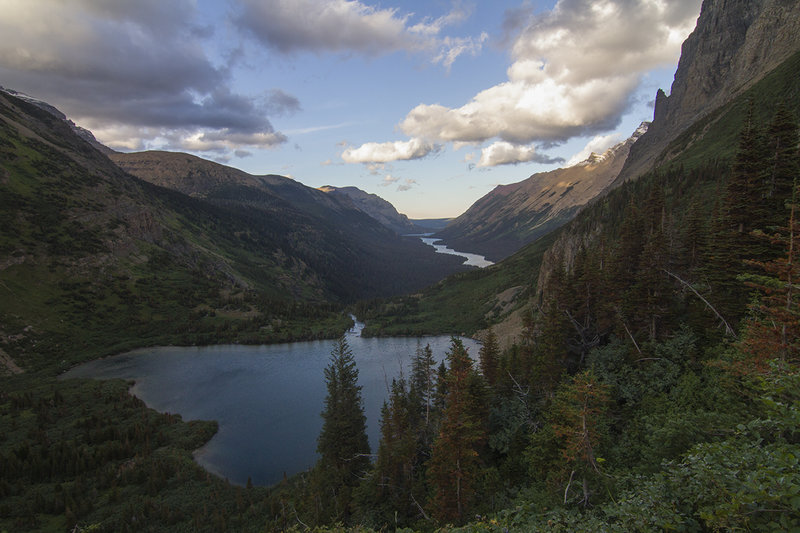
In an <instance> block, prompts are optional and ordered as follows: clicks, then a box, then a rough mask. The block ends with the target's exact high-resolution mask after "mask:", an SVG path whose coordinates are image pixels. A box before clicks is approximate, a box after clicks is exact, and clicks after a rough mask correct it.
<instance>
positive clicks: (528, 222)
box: [436, 123, 647, 261]
mask: <svg viewBox="0 0 800 533" xmlns="http://www.w3.org/2000/svg"><path fill="white" fill-rule="evenodd" d="M646 131H647V123H643V124H642V125H641V126H639V128H637V130H636V131H635V132H634V134H633V135H632V136H631V137H630V138H628V139H626V140H625V141H623V142H621V143H619V144H617V145H616V146H613V147H612V148H609V149H608V150H607V151H606V152H604V153H602V154H595V153H593V154H591V155H590V156H589V157H588V158H587V159H586V160H585V161H583V162H581V163H578V164H577V165H573V166H571V167H567V168H559V169H556V170H551V171H549V172H540V173H537V174H534V175H532V176H531V177H529V178H528V179H526V180H524V181H521V182H519V183H513V184H511V185H499V186H498V187H496V188H495V189H494V190H493V191H492V192H490V193H489V194H487V195H486V196H484V197H483V198H481V199H480V200H478V201H477V202H475V204H473V205H472V207H470V208H469V209H468V210H467V211H466V212H465V213H464V214H463V215H461V216H460V217H458V218H456V219H455V220H454V221H453V222H451V223H450V224H449V225H448V226H447V227H446V228H445V229H444V230H442V231H440V232H439V233H437V234H436V235H437V237H440V238H442V239H443V240H444V241H445V242H446V243H447V244H448V245H449V246H450V247H453V248H456V249H458V250H468V251H470V252H476V253H480V254H483V255H485V256H486V257H488V258H489V259H491V260H493V261H499V260H501V259H503V258H505V257H507V256H509V255H511V254H512V253H514V252H516V251H517V250H519V249H520V248H522V247H523V246H525V245H526V244H528V243H529V242H532V241H534V240H536V239H538V238H539V237H541V236H543V235H545V234H547V233H549V232H551V231H553V230H555V229H557V228H558V227H560V226H562V225H563V224H565V223H567V222H569V221H570V220H572V218H573V217H574V216H575V215H576V214H577V213H578V212H579V211H580V209H581V208H582V207H583V206H585V205H586V204H587V203H588V202H590V201H591V200H592V199H593V198H595V197H596V196H597V195H599V194H601V193H602V192H603V191H604V190H605V189H606V188H607V187H608V186H609V184H611V183H612V182H613V181H614V179H615V178H616V177H617V175H618V174H619V172H620V170H621V169H622V166H623V164H624V163H625V159H626V158H627V157H628V153H629V151H630V149H631V146H633V145H634V143H635V142H636V141H637V139H639V138H640V137H641V136H642V135H643V134H644V133H645V132H646Z"/></svg>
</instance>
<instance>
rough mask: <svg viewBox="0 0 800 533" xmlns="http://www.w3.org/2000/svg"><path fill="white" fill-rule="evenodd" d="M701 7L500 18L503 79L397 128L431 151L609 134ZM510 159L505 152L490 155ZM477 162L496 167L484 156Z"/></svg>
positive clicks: (572, 9)
mask: <svg viewBox="0 0 800 533" xmlns="http://www.w3.org/2000/svg"><path fill="white" fill-rule="evenodd" d="M699 4H700V0H687V1H682V2H664V1H662V0H602V1H589V0H559V2H558V3H557V4H556V5H555V7H554V8H553V9H552V10H551V11H546V12H543V13H533V11H532V9H517V10H514V11H513V12H509V13H508V15H507V17H508V18H507V24H506V28H507V29H508V30H509V34H508V35H507V37H506V40H507V42H509V43H510V54H511V58H512V63H511V65H510V66H509V67H508V69H507V76H508V80H507V81H505V82H503V83H500V84H498V85H495V86H493V87H489V88H487V89H485V90H483V91H481V92H479V93H478V94H476V95H475V96H474V97H473V98H472V99H471V100H470V101H469V102H467V103H466V104H464V105H463V106H461V107H458V108H449V107H445V106H442V105H438V104H420V105H418V106H417V107H415V108H414V109H412V110H411V111H410V112H409V113H408V115H407V116H406V117H405V119H403V120H402V122H401V123H400V129H401V130H402V131H403V132H404V133H405V134H406V135H408V136H410V137H418V138H424V139H427V140H429V141H431V142H456V143H462V142H466V143H483V142H486V141H489V140H491V139H500V140H501V141H504V142H505V143H510V144H512V145H517V146H518V148H517V150H516V151H517V152H518V154H519V156H520V158H519V160H518V161H527V160H530V159H529V158H530V157H531V151H530V150H529V149H525V148H522V147H523V146H524V145H530V144H531V143H535V142H539V143H543V142H562V141H565V140H567V139H569V138H571V137H574V136H582V135H595V134H598V133H601V132H606V131H608V130H610V129H613V128H614V127H616V126H617V125H618V124H619V121H620V118H621V116H622V115H623V114H624V113H625V111H626V110H627V108H628V106H629V104H630V101H631V99H632V97H633V95H634V91H635V90H636V89H637V87H638V86H639V84H640V83H641V79H642V76H643V75H644V73H645V72H646V71H648V70H650V69H653V68H656V67H659V66H662V65H667V64H670V63H671V62H674V61H675V60H676V58H677V57H678V55H679V53H680V45H681V43H682V41H683V40H684V38H685V37H686V36H687V35H688V34H689V32H690V31H691V29H692V28H693V26H694V23H695V20H696V17H697V13H698V12H699ZM501 148H502V151H503V152H504V153H506V154H510V152H511V150H509V149H508V147H507V146H505V145H498V146H497V147H494V148H492V147H490V148H489V149H487V150H489V152H490V153H497V154H499V152H500V150H501ZM481 159H482V161H483V162H484V163H485V164H486V165H489V164H490V163H491V162H492V161H493V160H494V159H496V160H497V161H502V162H503V163H507V162H511V161H509V160H507V158H494V159H493V158H491V157H490V155H487V154H486V153H484V156H482V158H481Z"/></svg>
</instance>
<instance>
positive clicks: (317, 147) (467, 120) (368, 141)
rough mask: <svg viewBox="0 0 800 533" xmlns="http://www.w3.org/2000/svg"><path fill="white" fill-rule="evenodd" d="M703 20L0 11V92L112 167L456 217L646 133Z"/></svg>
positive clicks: (3, 3) (31, 2)
mask: <svg viewBox="0 0 800 533" xmlns="http://www.w3.org/2000/svg"><path fill="white" fill-rule="evenodd" d="M700 4H701V0H592V1H590V0H542V1H539V0H525V1H523V0H491V1H489V0H473V1H470V0H419V1H417V0H405V1H402V2H401V1H399V0H387V1H375V0H329V1H323V0H169V1H164V0H135V1H131V0H0V36H2V37H1V38H0V85H2V86H3V87H6V88H9V89H14V90H17V91H20V92H23V93H26V94H28V95H30V96H33V97H36V98H40V99H42V100H44V101H46V102H48V103H50V104H52V105H55V106H56V107H58V108H59V109H60V110H61V111H63V112H64V113H65V114H66V115H67V116H68V117H69V118H70V119H72V120H73V121H74V122H75V123H77V124H78V125H80V126H83V127H85V128H88V129H90V130H91V131H92V132H93V133H94V134H95V136H96V137H97V139H98V140H99V141H100V142H102V143H104V144H106V145H108V146H110V147H112V148H114V149H116V150H120V151H140V150H150V149H163V150H172V151H182V152H189V153H193V154H196V155H199V156H201V157H204V158H206V159H210V160H214V161H218V162H220V163H224V164H227V165H230V166H233V167H236V168H240V169H242V170H245V171H247V172H249V173H251V174H257V175H258V174H281V175H284V176H288V177H290V178H292V179H295V180H297V181H299V182H301V183H303V184H305V185H308V186H311V187H320V186H323V185H334V186H339V187H344V186H356V187H358V188H360V189H362V190H365V191H367V192H370V193H374V194H377V195H379V196H381V197H382V198H384V199H386V200H388V201H390V202H391V203H392V204H394V205H395V207H396V208H397V209H398V211H400V212H401V213H405V214H407V215H408V216H409V217H411V218H417V219H418V218H445V217H455V216H458V215H459V214H461V213H463V212H464V211H466V209H467V208H468V207H469V206H470V205H472V204H473V203H474V202H475V201H477V200H478V199H479V198H481V197H482V196H484V195H485V194H487V193H488V192H490V191H491V190H492V189H493V188H494V187H495V186H497V185H498V184H507V183H514V182H518V181H522V180H524V179H526V178H528V177H529V176H530V175H532V174H534V173H537V172H544V171H547V170H551V169H553V168H557V167H563V166H567V165H570V164H574V163H577V162H579V161H581V160H583V159H585V158H586V157H588V155H589V154H590V153H591V152H592V151H594V152H602V151H604V150H605V149H607V148H609V147H610V146H612V145H613V144H615V143H617V142H620V141H622V140H624V139H625V138H627V137H629V136H630V135H631V134H632V133H633V132H634V130H635V129H636V128H637V126H638V125H639V124H640V123H641V122H642V121H644V120H651V119H652V116H653V101H654V99H655V94H656V91H657V89H658V88H662V89H664V90H665V91H666V92H667V94H669V89H670V86H671V84H672V80H673V76H674V72H675V68H676V66H677V63H678V59H679V57H680V46H681V43H682V42H683V41H684V40H685V38H686V37H687V36H688V35H689V33H690V32H691V31H692V30H693V29H694V26H695V23H696V21H697V17H698V15H699V12H700Z"/></svg>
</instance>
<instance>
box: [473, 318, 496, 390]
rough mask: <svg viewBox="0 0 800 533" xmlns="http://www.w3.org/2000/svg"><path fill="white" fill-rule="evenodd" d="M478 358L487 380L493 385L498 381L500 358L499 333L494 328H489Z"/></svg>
mask: <svg viewBox="0 0 800 533" xmlns="http://www.w3.org/2000/svg"><path fill="white" fill-rule="evenodd" d="M478 359H479V361H480V364H481V372H483V377H484V378H485V379H486V382H487V383H488V384H489V385H490V386H493V385H494V384H495V383H496V382H497V364H498V360H499V359H500V346H499V345H498V344H497V335H495V333H494V329H492V328H489V331H487V332H486V336H485V337H484V338H483V345H482V346H481V349H480V351H479V352H478Z"/></svg>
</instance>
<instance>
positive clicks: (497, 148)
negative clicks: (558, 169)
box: [478, 141, 562, 168]
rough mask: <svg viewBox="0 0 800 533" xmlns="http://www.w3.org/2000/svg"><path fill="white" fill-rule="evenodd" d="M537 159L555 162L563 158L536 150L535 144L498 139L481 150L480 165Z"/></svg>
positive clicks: (541, 161) (525, 161)
mask: <svg viewBox="0 0 800 533" xmlns="http://www.w3.org/2000/svg"><path fill="white" fill-rule="evenodd" d="M530 161H536V162H537V163H554V162H559V161H562V160H561V159H552V158H550V157H548V156H546V155H542V154H539V153H537V152H536V148H535V147H534V146H524V145H519V144H512V143H509V142H506V141H497V142H495V143H492V144H491V145H489V146H487V147H486V148H484V149H483V150H481V158H480V160H478V167H483V168H485V167H495V166H498V165H516V164H518V163H527V162H530Z"/></svg>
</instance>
